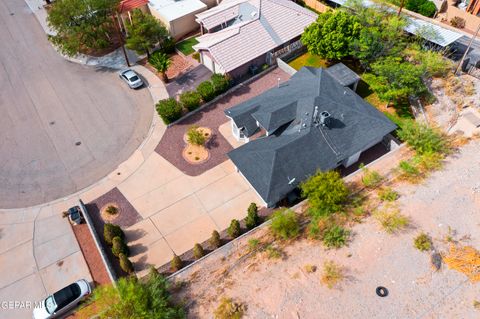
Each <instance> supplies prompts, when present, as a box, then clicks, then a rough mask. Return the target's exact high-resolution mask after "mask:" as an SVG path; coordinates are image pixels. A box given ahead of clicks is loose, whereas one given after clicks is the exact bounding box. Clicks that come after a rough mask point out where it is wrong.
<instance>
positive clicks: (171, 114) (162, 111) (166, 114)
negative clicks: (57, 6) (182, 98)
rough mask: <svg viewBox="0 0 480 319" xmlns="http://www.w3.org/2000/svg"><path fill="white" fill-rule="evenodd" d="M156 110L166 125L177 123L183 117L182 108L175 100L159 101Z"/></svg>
mask: <svg viewBox="0 0 480 319" xmlns="http://www.w3.org/2000/svg"><path fill="white" fill-rule="evenodd" d="M156 108H157V112H158V115H160V117H161V118H162V120H163V122H164V123H165V124H170V123H172V122H175V121H176V120H178V119H179V118H180V117H182V106H181V105H180V104H179V103H178V102H177V100H175V99H174V98H169V99H166V100H160V101H158V103H157V105H156Z"/></svg>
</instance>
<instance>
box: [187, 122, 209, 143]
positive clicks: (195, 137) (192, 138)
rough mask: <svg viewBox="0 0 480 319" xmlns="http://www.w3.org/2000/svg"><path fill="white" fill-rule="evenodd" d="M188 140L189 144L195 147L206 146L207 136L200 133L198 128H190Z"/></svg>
mask: <svg viewBox="0 0 480 319" xmlns="http://www.w3.org/2000/svg"><path fill="white" fill-rule="evenodd" d="M187 140H188V143H190V144H193V145H198V146H202V145H204V144H205V141H206V139H205V136H204V135H203V134H202V132H200V130H199V129H198V126H195V125H193V126H190V128H189V129H188V131H187Z"/></svg>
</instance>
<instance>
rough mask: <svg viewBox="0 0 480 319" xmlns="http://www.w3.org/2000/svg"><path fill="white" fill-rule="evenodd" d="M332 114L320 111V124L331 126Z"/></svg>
mask: <svg viewBox="0 0 480 319" xmlns="http://www.w3.org/2000/svg"><path fill="white" fill-rule="evenodd" d="M331 119H332V116H331V115H330V113H328V112H327V111H322V112H321V113H320V125H322V126H326V127H329V125H330V121H331Z"/></svg>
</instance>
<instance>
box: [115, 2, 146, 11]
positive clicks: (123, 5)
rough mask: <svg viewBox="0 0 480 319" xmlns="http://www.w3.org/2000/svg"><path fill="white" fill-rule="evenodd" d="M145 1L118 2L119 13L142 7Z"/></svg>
mask: <svg viewBox="0 0 480 319" xmlns="http://www.w3.org/2000/svg"><path fill="white" fill-rule="evenodd" d="M147 3H148V0H123V1H122V2H120V13H123V12H128V11H131V10H133V9H137V8H140V7H143V6H144V5H146V4H147Z"/></svg>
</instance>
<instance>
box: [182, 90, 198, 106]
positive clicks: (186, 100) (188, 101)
mask: <svg viewBox="0 0 480 319" xmlns="http://www.w3.org/2000/svg"><path fill="white" fill-rule="evenodd" d="M201 101H202V96H201V95H200V94H198V92H195V91H186V92H183V93H182V94H180V103H182V105H183V107H184V108H186V109H187V110H189V111H193V110H195V109H196V108H198V107H199V106H200V102H201Z"/></svg>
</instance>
